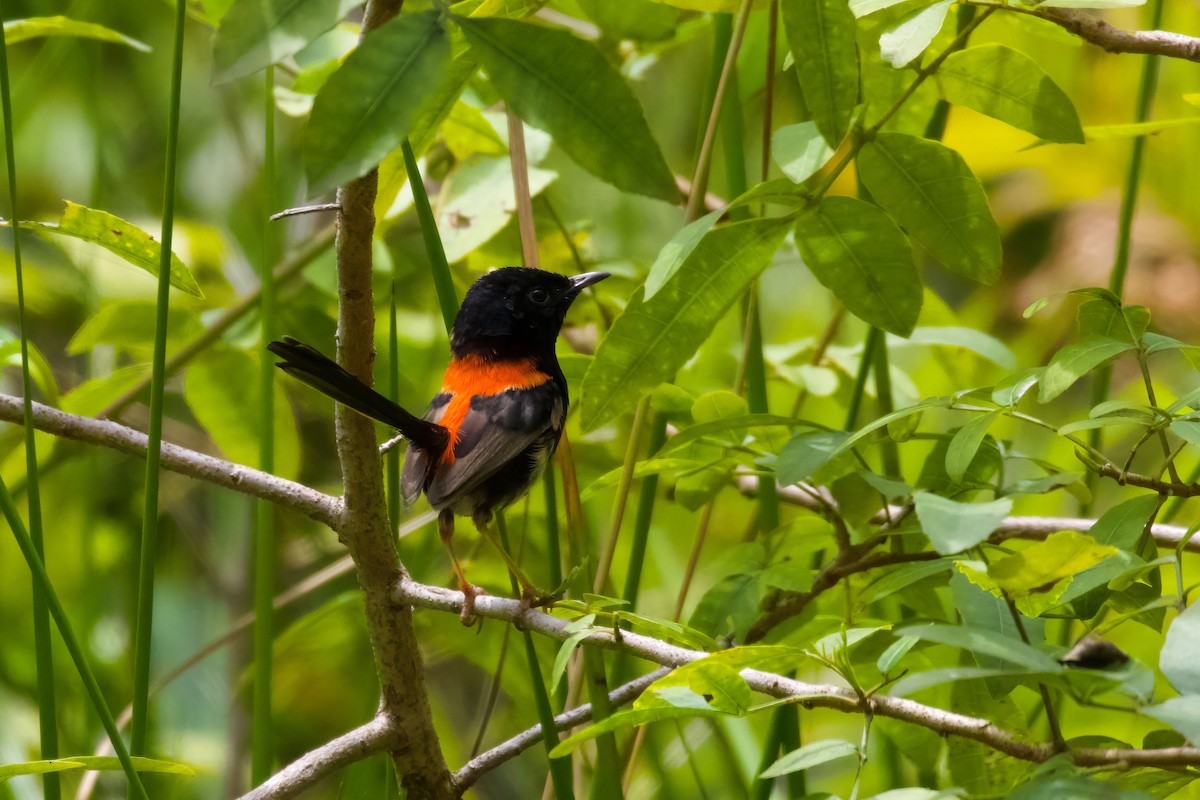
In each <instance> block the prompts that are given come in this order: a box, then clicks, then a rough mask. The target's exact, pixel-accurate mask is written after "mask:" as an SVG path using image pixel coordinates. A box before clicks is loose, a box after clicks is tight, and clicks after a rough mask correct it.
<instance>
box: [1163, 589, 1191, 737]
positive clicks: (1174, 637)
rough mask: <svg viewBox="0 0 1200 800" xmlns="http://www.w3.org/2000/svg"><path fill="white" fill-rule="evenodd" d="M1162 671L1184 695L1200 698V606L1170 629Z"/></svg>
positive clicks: (1182, 615) (1183, 614)
mask: <svg viewBox="0 0 1200 800" xmlns="http://www.w3.org/2000/svg"><path fill="white" fill-rule="evenodd" d="M1158 668H1159V669H1160V670H1162V673H1163V675H1166V676H1167V680H1169V681H1170V682H1171V685H1172V686H1174V687H1175V690H1176V691H1177V692H1179V693H1180V694H1196V695H1200V603H1193V604H1192V605H1190V606H1188V607H1187V610H1185V611H1184V612H1183V613H1182V614H1180V615H1179V616H1178V617H1176V618H1175V619H1174V621H1172V622H1171V627H1169V628H1167V638H1166V641H1164V642H1163V647H1162V653H1161V654H1160V655H1159V658H1158ZM1182 732H1183V731H1181V733H1182ZM1189 738H1191V737H1190V736H1189Z"/></svg>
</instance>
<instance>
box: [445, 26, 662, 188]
mask: <svg viewBox="0 0 1200 800" xmlns="http://www.w3.org/2000/svg"><path fill="white" fill-rule="evenodd" d="M455 20H456V21H457V22H458V24H459V26H460V27H461V28H462V30H463V33H464V34H466V37H467V41H469V42H470V43H471V48H472V53H473V54H474V55H475V56H477V57H478V58H479V62H480V64H482V65H483V67H484V69H485V70H487V73H488V77H490V78H491V80H492V84H493V85H494V86H495V87H496V90H497V91H498V92H499V93H500V95H501V96H502V97H503V98H504V100H505V102H506V103H508V105H509V107H511V108H512V110H513V111H514V112H516V114H517V115H518V116H520V117H521V119H523V120H525V121H526V122H528V123H529V124H530V125H533V126H534V127H535V128H540V129H542V130H544V131H546V132H547V133H549V134H550V135H551V136H553V137H554V141H555V142H557V143H558V145H559V146H560V147H562V149H563V150H565V151H566V152H567V155H569V156H570V157H571V158H572V159H573V160H574V161H575V162H576V163H578V164H579V165H580V166H582V167H583V168H584V169H586V170H588V171H589V172H591V173H592V174H593V175H595V176H596V177H598V178H600V179H601V180H603V181H605V182H607V183H610V184H612V185H613V186H615V187H617V188H618V189H620V190H622V191H626V192H636V193H638V194H644V195H648V196H650V197H656V198H658V199H660V200H665V201H667V202H669V203H676V202H678V201H679V199H680V193H679V188H678V187H677V186H676V185H675V177H674V176H673V175H672V174H671V170H670V169H668V167H667V162H666V161H665V160H664V159H663V156H662V153H661V152H660V151H659V149H658V144H657V143H656V142H655V141H654V137H653V136H652V135H651V133H650V126H649V125H648V124H647V123H646V117H645V115H644V114H643V113H642V107H641V105H639V104H638V101H637V98H636V97H634V95H633V92H632V91H630V89H629V87H628V86H627V85H626V84H625V81H624V80H623V79H622V78H621V76H620V74H619V73H618V72H617V71H616V70H614V69H613V68H612V66H611V65H610V64H609V63H608V60H607V59H606V58H605V57H604V55H603V54H602V53H601V52H600V51H599V50H598V49H597V48H596V47H595V46H594V45H592V44H590V43H588V42H585V41H583V40H582V39H578V38H576V37H575V36H573V35H571V34H570V33H568V32H567V31H565V30H562V29H559V28H548V27H545V26H542V25H534V24H530V23H524V22H515V21H513V20H507V19H498V18H497V19H467V18H463V17H456V18H455Z"/></svg>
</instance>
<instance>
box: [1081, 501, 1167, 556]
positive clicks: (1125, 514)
mask: <svg viewBox="0 0 1200 800" xmlns="http://www.w3.org/2000/svg"><path fill="white" fill-rule="evenodd" d="M1158 504H1159V498H1158V496H1157V495H1153V494H1147V495H1142V496H1141V497H1135V498H1133V499H1132V500H1126V501H1125V502H1123V503H1119V504H1117V505H1115V506H1113V507H1112V508H1110V509H1109V510H1108V511H1105V512H1104V513H1103V514H1102V515H1101V516H1100V519H1098V520H1096V524H1095V525H1093V526H1092V527H1091V528H1090V529H1089V530H1088V534H1089V535H1090V536H1091V537H1092V538H1093V539H1095V540H1096V541H1097V542H1098V543H1099V544H1107V545H1111V546H1113V547H1116V548H1118V549H1120V550H1124V551H1125V552H1127V553H1132V552H1133V550H1134V547H1136V545H1137V543H1138V540H1139V539H1141V538H1142V532H1143V531H1144V530H1145V528H1146V525H1147V524H1148V523H1149V522H1150V518H1151V517H1152V516H1154V512H1155V511H1156V510H1158Z"/></svg>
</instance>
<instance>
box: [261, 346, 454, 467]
mask: <svg viewBox="0 0 1200 800" xmlns="http://www.w3.org/2000/svg"><path fill="white" fill-rule="evenodd" d="M267 349H268V350H270V351H271V352H272V353H274V354H275V355H277V356H279V357H280V358H282V359H283V361H280V362H279V363H278V364H276V366H277V367H279V368H280V369H282V370H283V371H284V372H286V373H288V374H289V375H291V376H292V377H294V378H296V379H297V380H300V381H302V382H304V383H306V384H308V385H309V386H311V387H313V388H314V389H316V390H317V391H319V392H321V393H322V394H325V395H328V396H329V397H332V398H333V399H334V400H336V401H338V402H339V403H341V404H342V405H344V406H346V407H347V408H352V409H354V410H355V411H357V412H358V413H360V414H362V415H364V416H367V417H370V418H371V419H374V420H378V421H380V422H383V423H385V424H387V425H391V426H392V427H393V428H395V429H396V430H398V431H400V433H402V434H404V435H405V436H406V437H407V438H408V439H409V441H410V442H412V443H413V445H415V446H416V447H419V448H421V449H422V450H425V451H427V452H434V453H440V452H442V451H443V450H445V449H446V447H447V446H448V445H449V443H450V434H449V432H448V431H447V430H446V429H445V428H443V427H442V426H441V425H438V424H436V423H434V422H429V421H428V420H423V419H419V418H418V417H414V416H413V415H412V414H410V413H409V412H408V411H406V410H404V409H403V408H401V407H400V406H399V405H397V404H396V403H393V402H392V401H391V400H389V399H387V398H386V397H384V396H383V395H381V394H380V393H379V392H376V391H375V390H374V389H372V388H371V387H369V386H367V385H366V384H364V383H363V382H362V381H360V380H359V379H358V378H356V377H354V376H353V375H351V374H350V373H349V372H347V371H346V370H344V369H342V368H341V367H340V366H338V365H337V364H336V363H335V362H334V361H333V360H332V359H330V358H328V357H326V356H325V355H323V354H322V353H321V352H319V351H318V350H315V349H314V348H312V347H309V346H308V345H306V344H304V343H302V342H298V341H296V340H295V339H293V338H292V337H290V336H285V337H283V341H281V342H271V343H270V344H269V345H267Z"/></svg>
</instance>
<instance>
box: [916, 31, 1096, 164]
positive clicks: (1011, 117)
mask: <svg viewBox="0 0 1200 800" xmlns="http://www.w3.org/2000/svg"><path fill="white" fill-rule="evenodd" d="M937 81H938V84H939V85H940V86H941V89H942V97H944V98H945V99H946V100H947V101H948V102H951V103H954V104H955V105H960V106H966V107H967V108H971V109H974V110H975V111H978V112H979V113H980V114H986V115H987V116H989V117H993V118H995V119H998V120H1000V121H1001V122H1007V123H1008V124H1009V125H1012V126H1013V127H1014V128H1020V129H1021V130H1023V131H1028V132H1029V133H1032V134H1033V135H1034V136H1038V137H1040V138H1042V139H1045V140H1047V141H1051V142H1063V143H1068V144H1079V143H1082V142H1083V141H1084V136H1083V127H1082V126H1081V125H1080V123H1079V115H1078V114H1077V113H1075V106H1074V105H1073V104H1072V103H1071V98H1069V97H1067V95H1066V93H1065V92H1064V91H1063V90H1062V89H1060V88H1059V87H1058V84H1056V83H1055V82H1054V81H1053V80H1052V79H1051V78H1050V76H1049V75H1047V74H1046V73H1045V71H1043V70H1042V68H1041V67H1039V66H1038V64H1037V62H1036V61H1034V60H1033V59H1032V58H1030V57H1029V56H1027V55H1025V54H1024V53H1019V52H1017V51H1016V50H1013V49H1011V48H1008V47H1004V46H1003V45H998V44H986V45H980V46H978V47H969V48H967V49H966V50H961V51H959V52H957V53H953V54H952V55H950V57H949V58H947V59H946V60H945V61H944V62H943V63H942V66H941V67H939V68H938V71H937Z"/></svg>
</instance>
